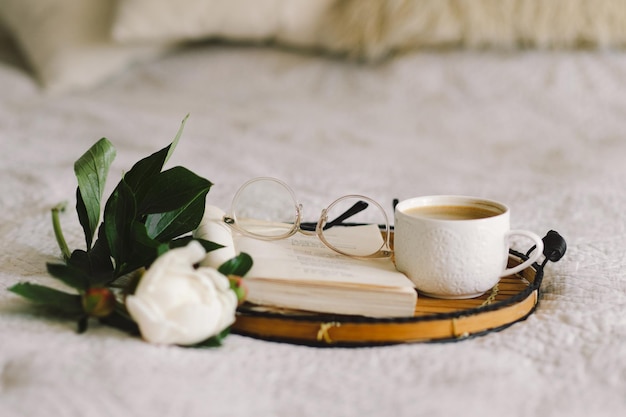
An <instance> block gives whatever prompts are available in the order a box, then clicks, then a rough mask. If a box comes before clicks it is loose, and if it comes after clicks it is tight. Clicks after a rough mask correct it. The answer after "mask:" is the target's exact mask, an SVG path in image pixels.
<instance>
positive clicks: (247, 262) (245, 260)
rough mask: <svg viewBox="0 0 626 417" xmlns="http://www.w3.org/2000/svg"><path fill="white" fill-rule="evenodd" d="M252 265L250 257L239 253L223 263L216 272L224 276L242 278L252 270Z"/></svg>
mask: <svg viewBox="0 0 626 417" xmlns="http://www.w3.org/2000/svg"><path fill="white" fill-rule="evenodd" d="M252 263H253V262H252V257H251V256H250V255H248V254H247V253H245V252H241V253H240V254H239V255H237V256H235V257H234V258H232V259H229V260H228V261H226V262H224V263H223V264H222V265H220V267H219V268H218V269H217V270H218V271H219V272H221V273H222V274H224V275H237V276H240V277H243V276H244V275H246V274H247V273H248V271H249V270H250V268H252Z"/></svg>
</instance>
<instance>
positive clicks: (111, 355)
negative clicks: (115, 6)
mask: <svg viewBox="0 0 626 417" xmlns="http://www.w3.org/2000/svg"><path fill="white" fill-rule="evenodd" d="M0 58H1V61H0V147H1V148H0V149H1V152H0V179H1V180H0V236H2V238H1V241H0V415H2V416H7V417H9V416H10V417H13V416H29V417H33V416H44V415H45V416H48V415H53V416H63V417H74V416H76V417H78V416H80V417H100V416H138V417H139V416H148V415H151V416H244V415H255V416H301V417H306V416H311V417H313V416H316V417H317V416H326V417H331V416H343V417H350V416H354V417H356V416H359V417H362V416H380V415H394V416H398V417H399V416H420V415H425V416H426V415H427V416H429V417H436V416H453V415H456V416H500V415H507V416H543V417H550V416H568V417H572V416H590V415H592V416H594V417H596V416H597V417H602V416H621V415H624V414H625V412H626V273H625V272H624V267H626V257H625V255H624V253H625V251H624V248H626V234H625V230H624V229H625V227H626V122H625V120H626V94H625V93H626V54H624V53H621V52H611V51H604V52H602V51H600V52H589V51H579V52H547V51H519V52H508V53H500V52H493V51H492V52H486V51H485V52H478V51H474V52H468V51H447V52H435V51H422V52H416V53H412V54H408V55H404V56H401V57H397V58H394V59H393V60H390V61H387V62H383V63H380V64H377V65H370V66H362V65H359V64H355V63H350V62H345V61H341V60H334V59H329V58H325V57H318V56H315V55H307V54H299V53H296V52H293V51H286V50H280V49H271V48H263V47H258V48H257V47H246V46H225V45H221V46H220V45H196V46H193V47H188V48H185V49H181V50H177V51H176V52H173V53H171V54H169V55H167V56H165V57H163V58H161V59H158V60H154V61H153V62H150V63H147V64H145V65H141V66H136V67H133V68H131V69H129V70H128V71H126V72H125V73H123V74H120V75H119V76H117V77H115V78H113V79H111V80H108V81H107V82H106V83H104V84H103V85H101V86H98V87H96V88H94V89H92V90H85V91H80V92H75V93H68V94H56V95H53V94H46V93H43V92H41V91H40V89H39V88H38V86H37V84H36V82H35V81H33V79H32V77H31V75H30V74H29V73H28V70H27V69H26V68H25V67H24V65H22V64H21V63H20V61H19V59H14V57H13V56H12V55H11V54H10V53H4V52H3V53H2V54H1V55H0ZM188 113H189V114H190V118H189V120H188V122H187V125H186V128H185V131H184V134H183V137H182V139H181V142H180V143H179V146H178V148H177V150H176V153H175V154H174V156H173V158H172V159H171V161H170V162H169V164H170V166H174V165H184V166H186V167H187V168H189V169H192V170H193V171H195V172H196V173H198V174H199V175H202V176H204V177H206V178H208V179H209V180H211V181H212V182H213V183H214V186H213V187H212V189H211V191H210V192H209V194H208V200H209V202H211V203H212V204H214V205H217V206H219V207H222V208H224V209H227V208H228V206H229V204H230V199H231V198H232V196H233V194H234V192H235V191H236V189H237V188H238V187H239V185H241V184H242V183H243V182H244V181H246V180H248V179H250V178H252V177H256V176H265V175H268V176H275V177H278V178H281V179H283V180H285V181H286V182H288V183H289V184H290V185H291V186H292V187H293V189H294V190H295V192H296V194H297V196H298V199H299V200H300V201H301V202H302V204H303V205H304V207H305V218H316V217H317V216H318V215H319V212H320V210H321V209H322V208H323V207H325V206H326V205H327V204H328V203H329V202H331V201H333V200H334V199H335V198H337V197H338V196H341V195H343V194H349V193H359V194H365V195H368V196H370V197H371V198H373V199H375V200H377V201H379V202H380V203H381V204H383V206H385V207H386V208H388V209H389V214H390V215H391V213H392V200H393V199H394V198H399V199H404V198H409V197H413V196H417V195H425V194H469V195H477V196H482V197H488V198H492V199H496V200H500V201H502V202H505V203H506V204H508V205H509V206H510V207H511V210H512V227H513V228H523V229H529V230H533V231H535V232H537V233H538V234H541V235H543V234H545V233H546V232H547V231H548V230H551V229H554V230H557V231H559V232H560V233H561V234H562V235H563V236H564V237H565V239H566V240H567V243H568V250H567V253H566V255H565V257H564V258H563V259H562V260H561V261H560V262H558V263H554V264H552V263H550V264H548V265H547V266H546V270H545V277H544V281H543V285H542V291H543V292H542V298H541V300H540V302H539V306H538V308H537V310H536V311H535V312H534V314H532V315H531V316H530V317H528V319H526V320H525V321H523V322H519V323H516V324H514V325H513V326H511V327H509V328H507V329H504V330H502V331H500V332H496V333H490V334H488V335H485V336H481V337H476V338H471V339H467V340H460V341H458V342H452V343H417V344H405V345H396V346H386V347H366V348H314V347H307V346H297V345H291V344H286V343H277V342H269V341H262V340H256V339H253V338H249V337H244V336H239V335H231V336H229V337H228V338H227V339H226V340H225V344H224V345H223V346H222V347H219V348H216V349H189V348H181V347H175V346H155V345H151V344H148V343H146V342H143V341H142V340H141V339H139V338H136V337H131V336H129V335H127V334H125V333H123V332H120V331H118V330H115V329H112V328H109V327H104V326H98V325H97V324H94V325H92V326H91V327H90V329H89V331H88V332H87V333H85V334H82V335H79V334H77V333H76V331H75V330H76V329H75V323H73V322H71V321H67V320H63V319H60V318H58V317H53V316H49V315H48V314H46V312H45V311H43V310H40V309H38V308H35V307H34V306H33V305H32V304H30V303H28V302H26V301H24V300H23V299H21V298H19V297H18V296H16V295H14V294H12V293H9V292H8V291H6V289H7V288H8V287H10V286H12V285H14V284H15V283H17V282H20V281H31V282H38V283H43V284H47V285H55V284H54V283H55V281H53V280H52V279H51V278H50V277H48V275H47V273H46V269H45V263H46V262H50V261H55V260H58V259H59V257H60V252H59V250H58V247H57V245H56V242H55V239H54V235H53V232H52V226H51V221H50V208H51V207H52V206H54V205H56V204H57V203H59V202H61V201H68V206H69V209H68V210H67V211H66V212H65V213H64V214H63V215H62V216H61V221H62V224H63V227H64V230H65V234H66V238H67V240H68V242H69V244H70V247H72V248H77V247H81V244H82V231H81V229H80V226H79V224H78V221H77V219H76V215H75V214H74V210H73V205H74V192H75V187H76V182H75V177H74V174H73V163H74V161H75V160H76V159H77V158H78V157H79V156H80V155H81V154H82V153H83V152H84V151H85V150H86V149H88V148H89V146H91V145H92V144H93V143H94V142H95V141H96V140H98V139H99V138H101V137H103V136H105V137H107V138H109V140H111V142H112V143H113V144H114V145H115V147H116V148H117V159H116V160H115V162H114V164H113V167H112V170H111V174H110V177H109V188H112V186H113V185H114V184H115V183H116V182H117V180H118V179H119V177H120V175H121V174H122V173H123V172H124V171H125V170H128V169H129V168H130V166H131V165H132V164H133V163H134V162H135V161H137V160H138V159H140V158H142V157H144V156H146V155H148V154H150V153H152V152H154V151H156V150H158V149H161V148H162V147H163V146H165V145H167V144H168V143H169V142H170V141H171V140H172V138H173V137H174V135H175V133H176V131H177V129H178V127H179V123H180V121H181V120H182V119H183V117H184V116H185V115H186V114H188ZM109 191H110V190H109ZM109 191H107V195H108V193H109ZM520 249H526V247H522V248H520Z"/></svg>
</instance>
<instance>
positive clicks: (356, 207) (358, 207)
mask: <svg viewBox="0 0 626 417" xmlns="http://www.w3.org/2000/svg"><path fill="white" fill-rule="evenodd" d="M367 206H369V204H367V203H366V202H365V201H363V200H359V201H357V202H356V203H354V204H353V205H352V207H350V208H349V209H348V210H346V211H344V212H343V213H342V214H340V215H339V216H337V218H335V219H334V220H332V221H330V222H328V223H326V224H325V225H324V230H326V229H329V228H331V227H333V226H337V225H338V224H341V223H343V222H344V220H346V219H349V218H350V217H352V216H354V215H355V214H357V213H360V212H362V211H363V210H365V209H366V208H367Z"/></svg>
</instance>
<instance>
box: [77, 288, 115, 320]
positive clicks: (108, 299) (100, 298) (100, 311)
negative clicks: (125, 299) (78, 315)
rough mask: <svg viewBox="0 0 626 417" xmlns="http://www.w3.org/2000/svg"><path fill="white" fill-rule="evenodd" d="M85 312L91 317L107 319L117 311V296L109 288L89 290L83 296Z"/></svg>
mask: <svg viewBox="0 0 626 417" xmlns="http://www.w3.org/2000/svg"><path fill="white" fill-rule="evenodd" d="M82 304H83V310H84V311H85V313H87V315H89V316H91V317H99V318H101V317H106V316H108V315H109V314H111V313H112V312H113V310H114V309H115V295H113V293H112V292H111V290H109V289H108V288H102V287H98V288H89V289H88V290H87V291H86V292H85V293H84V294H83V296H82Z"/></svg>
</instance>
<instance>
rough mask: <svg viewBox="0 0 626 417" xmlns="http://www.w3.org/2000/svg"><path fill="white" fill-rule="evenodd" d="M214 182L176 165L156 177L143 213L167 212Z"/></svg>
mask: <svg viewBox="0 0 626 417" xmlns="http://www.w3.org/2000/svg"><path fill="white" fill-rule="evenodd" d="M212 185H213V184H212V183H211V182H210V181H208V180H207V179H205V178H202V177H200V176H198V175H196V174H194V173H193V172H191V171H190V170H188V169H187V168H183V167H174V168H171V169H168V170H167V171H163V172H161V173H159V174H158V175H156V176H155V177H154V180H153V182H152V184H151V185H150V187H149V188H148V189H147V192H146V195H145V196H144V199H143V201H142V202H141V204H140V205H139V207H138V210H137V211H138V212H139V213H141V214H153V213H166V212H170V211H173V210H176V209H179V208H181V207H184V206H185V205H187V204H188V202H190V201H193V200H194V199H196V198H198V196H199V195H201V194H203V193H204V195H206V193H207V192H208V191H209V189H210V188H211V186H212Z"/></svg>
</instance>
